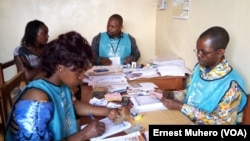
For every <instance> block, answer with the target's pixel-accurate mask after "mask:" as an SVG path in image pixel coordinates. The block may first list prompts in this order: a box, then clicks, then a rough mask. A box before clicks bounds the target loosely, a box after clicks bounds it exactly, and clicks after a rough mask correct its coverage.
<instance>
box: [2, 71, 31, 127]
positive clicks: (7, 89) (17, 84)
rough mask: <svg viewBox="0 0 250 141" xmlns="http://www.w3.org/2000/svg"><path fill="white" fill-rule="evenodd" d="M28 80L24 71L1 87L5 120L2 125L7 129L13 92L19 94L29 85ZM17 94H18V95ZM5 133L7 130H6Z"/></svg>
mask: <svg viewBox="0 0 250 141" xmlns="http://www.w3.org/2000/svg"><path fill="white" fill-rule="evenodd" d="M27 82H28V81H27V79H26V76H25V73H24V72H23V71H21V72H18V73H17V74H16V75H15V76H14V77H12V78H11V79H10V80H8V81H6V82H5V83H4V84H3V85H2V86H1V87H0V96H1V103H2V113H1V114H3V119H2V124H3V127H4V128H5V127H6V125H7V118H8V114H9V112H10V110H11V108H12V107H13V104H14V99H15V98H13V97H12V93H13V90H14V91H16V90H18V92H19V91H20V90H21V89H23V87H24V86H25V85H26V84H27ZM18 92H16V93H18ZM4 132H5V130H4Z"/></svg>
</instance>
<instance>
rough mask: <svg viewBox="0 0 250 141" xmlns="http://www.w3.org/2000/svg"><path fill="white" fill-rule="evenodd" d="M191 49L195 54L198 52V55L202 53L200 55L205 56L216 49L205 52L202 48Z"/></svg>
mask: <svg viewBox="0 0 250 141" xmlns="http://www.w3.org/2000/svg"><path fill="white" fill-rule="evenodd" d="M193 51H194V52H195V53H196V54H198V55H199V54H200V55H202V56H207V55H209V54H211V53H213V52H215V51H217V50H213V51H210V52H205V51H202V50H197V49H193Z"/></svg>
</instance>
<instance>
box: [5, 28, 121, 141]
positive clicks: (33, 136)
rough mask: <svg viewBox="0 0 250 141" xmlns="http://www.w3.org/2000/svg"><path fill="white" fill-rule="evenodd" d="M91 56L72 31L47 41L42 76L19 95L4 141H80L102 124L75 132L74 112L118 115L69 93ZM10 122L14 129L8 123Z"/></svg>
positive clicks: (94, 133) (98, 132)
mask: <svg viewBox="0 0 250 141" xmlns="http://www.w3.org/2000/svg"><path fill="white" fill-rule="evenodd" d="M92 57H93V54H92V50H91V47H90V45H89V44H88V42H87V40H86V39H85V38H83V37H82V36H81V35H80V34H79V33H77V32H74V31H71V32H68V33H65V34H61V35H60V36H59V37H58V38H57V39H55V40H53V41H51V42H50V43H48V44H47V46H46V49H45V50H44V53H43V54H42V56H41V68H42V70H43V71H44V72H46V76H45V77H44V78H40V79H36V80H33V81H31V82H30V83H29V84H28V85H27V86H26V87H25V88H24V89H23V90H22V91H21V93H20V94H19V97H18V99H17V102H16V104H15V106H14V108H13V109H12V113H11V117H10V118H9V119H12V120H9V121H8V126H7V135H6V140H8V141H11V140H24V141H25V140H43V141H50V140H53V141H58V140H68V141H71V140H72V141H80V140H86V139H90V138H92V137H96V136H99V135H101V134H103V133H104V131H105V125H104V123H102V122H99V121H92V122H91V123H89V124H88V125H87V126H86V127H85V128H84V129H82V130H80V131H78V128H77V123H76V118H75V112H76V113H77V114H78V115H87V114H89V113H92V114H94V115H98V116H108V117H109V118H110V119H112V120H114V119H115V118H116V117H118V116H119V115H118V112H117V111H116V109H108V108H105V107H97V106H91V105H89V104H87V103H82V102H80V101H78V100H76V99H74V98H72V94H71V92H70V87H73V86H77V85H79V84H80V83H81V81H82V79H83V78H84V73H85V71H86V70H87V69H89V68H90V67H91V63H90V62H91V58H92ZM14 123H15V124H16V125H17V127H18V128H17V129H15V128H14V127H13V126H11V125H13V124H14ZM13 130H14V131H13Z"/></svg>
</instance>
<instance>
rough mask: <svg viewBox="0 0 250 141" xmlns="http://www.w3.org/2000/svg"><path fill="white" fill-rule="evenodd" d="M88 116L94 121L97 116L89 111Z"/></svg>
mask: <svg viewBox="0 0 250 141" xmlns="http://www.w3.org/2000/svg"><path fill="white" fill-rule="evenodd" d="M88 116H89V118H90V119H92V120H93V121H95V117H94V115H93V114H91V113H88Z"/></svg>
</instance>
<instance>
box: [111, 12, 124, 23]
mask: <svg viewBox="0 0 250 141" xmlns="http://www.w3.org/2000/svg"><path fill="white" fill-rule="evenodd" d="M110 19H116V20H117V21H119V23H120V24H121V25H122V24H123V19H122V16H121V15H119V14H113V15H111V16H110V17H109V20H110Z"/></svg>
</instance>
